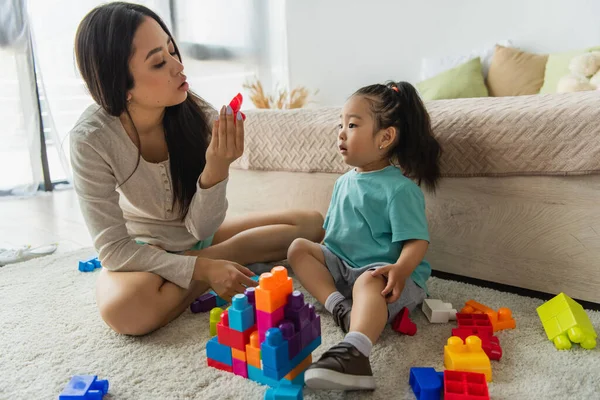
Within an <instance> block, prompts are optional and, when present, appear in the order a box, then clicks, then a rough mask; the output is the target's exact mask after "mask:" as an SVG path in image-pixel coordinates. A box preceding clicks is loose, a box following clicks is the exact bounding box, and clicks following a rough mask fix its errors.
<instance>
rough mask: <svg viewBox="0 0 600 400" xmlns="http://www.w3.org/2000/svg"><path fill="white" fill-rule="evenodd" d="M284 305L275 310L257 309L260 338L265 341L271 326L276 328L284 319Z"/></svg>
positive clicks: (257, 325)
mask: <svg viewBox="0 0 600 400" xmlns="http://www.w3.org/2000/svg"><path fill="white" fill-rule="evenodd" d="M283 316H284V307H280V308H278V309H276V310H275V311H273V312H267V311H261V310H256V327H257V329H258V338H259V340H260V342H261V343H262V342H264V340H265V334H266V333H267V331H268V330H269V329H271V328H276V327H278V326H279V323H280V322H281V321H282V320H283Z"/></svg>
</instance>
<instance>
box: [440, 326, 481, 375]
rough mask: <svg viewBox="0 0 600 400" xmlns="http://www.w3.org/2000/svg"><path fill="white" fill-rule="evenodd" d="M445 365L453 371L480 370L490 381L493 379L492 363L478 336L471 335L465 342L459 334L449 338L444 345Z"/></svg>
mask: <svg viewBox="0 0 600 400" xmlns="http://www.w3.org/2000/svg"><path fill="white" fill-rule="evenodd" d="M444 367H445V368H446V369H449V370H451V371H464V372H479V373H481V374H484V375H485V379H486V380H487V381H488V382H491V381H492V365H491V363H490V359H489V357H488V356H487V355H486V354H485V352H484V351H483V349H482V348H481V339H479V338H478V337H477V336H469V337H468V338H467V340H465V341H464V342H463V340H462V339H461V338H459V337H458V336H452V337H451V338H449V339H448V344H447V345H446V346H444Z"/></svg>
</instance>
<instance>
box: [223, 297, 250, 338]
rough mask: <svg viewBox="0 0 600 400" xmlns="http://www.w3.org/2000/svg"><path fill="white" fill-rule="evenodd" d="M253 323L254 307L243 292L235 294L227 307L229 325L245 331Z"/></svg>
mask: <svg viewBox="0 0 600 400" xmlns="http://www.w3.org/2000/svg"><path fill="white" fill-rule="evenodd" d="M253 325H254V309H253V308H252V305H251V304H250V303H248V298H247V297H246V295H244V294H236V295H235V296H233V300H232V301H231V307H229V327H230V328H231V329H233V330H235V331H238V332H245V331H247V330H248V329H250V328H252V326H253Z"/></svg>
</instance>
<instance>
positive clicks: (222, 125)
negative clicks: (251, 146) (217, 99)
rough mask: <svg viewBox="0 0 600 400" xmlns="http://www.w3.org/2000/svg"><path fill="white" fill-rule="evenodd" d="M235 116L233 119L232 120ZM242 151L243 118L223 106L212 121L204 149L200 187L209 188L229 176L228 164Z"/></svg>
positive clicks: (238, 156) (239, 155) (240, 154)
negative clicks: (211, 128) (206, 145)
mask: <svg viewBox="0 0 600 400" xmlns="http://www.w3.org/2000/svg"><path fill="white" fill-rule="evenodd" d="M234 118H235V120H234ZM243 153H244V120H243V119H242V114H241V113H239V112H238V113H237V115H234V114H233V110H232V109H231V107H229V106H227V107H225V106H223V107H222V108H221V112H220V114H219V118H218V120H216V121H214V123H213V130H212V138H211V140H210V144H209V145H208V148H207V149H206V166H205V167H204V171H202V175H201V176H200V187H202V188H205V189H206V188H209V187H211V186H214V185H216V184H217V183H219V182H221V181H222V180H224V179H226V178H227V176H229V166H230V165H231V163H232V162H234V161H235V160H237V159H238V158H240V157H241V156H242V154H243Z"/></svg>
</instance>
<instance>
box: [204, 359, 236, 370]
mask: <svg viewBox="0 0 600 400" xmlns="http://www.w3.org/2000/svg"><path fill="white" fill-rule="evenodd" d="M206 361H207V363H208V366H209V367H213V368H216V369H220V370H221V371H225V372H233V367H232V366H231V365H227V364H223V363H220V362H218V361H216V360H213V359H212V358H207V359H206Z"/></svg>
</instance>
